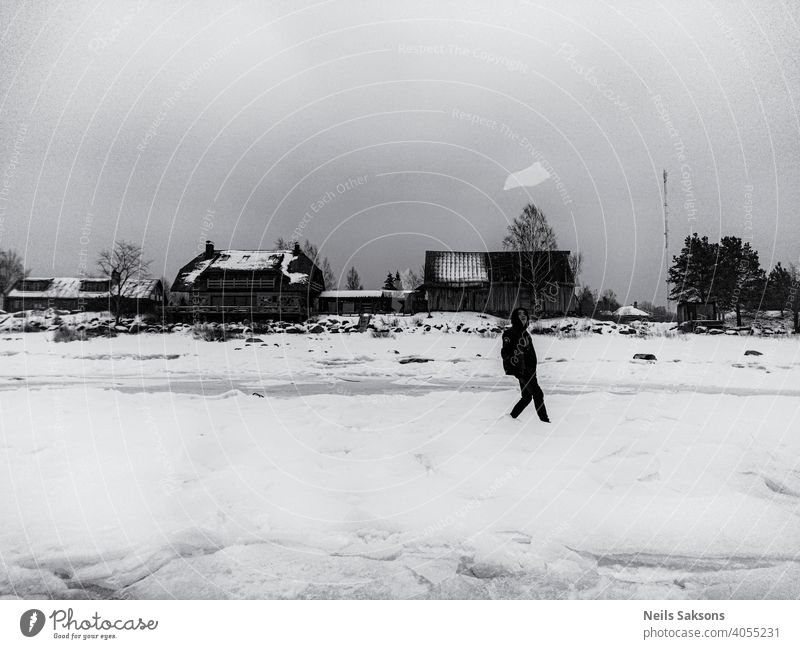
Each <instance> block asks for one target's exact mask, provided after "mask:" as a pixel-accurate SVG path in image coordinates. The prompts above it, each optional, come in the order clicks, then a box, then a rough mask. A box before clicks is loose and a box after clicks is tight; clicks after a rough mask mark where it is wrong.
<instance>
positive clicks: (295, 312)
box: [167, 241, 325, 320]
mask: <svg viewBox="0 0 800 649" xmlns="http://www.w3.org/2000/svg"><path fill="white" fill-rule="evenodd" d="M324 290H325V280H324V278H323V275H322V271H321V270H320V269H319V268H318V267H317V266H316V265H315V264H314V262H313V261H311V259H309V258H308V257H307V256H306V254H305V253H303V251H302V250H301V249H300V246H299V244H295V246H294V249H293V250H215V249H214V244H213V242H211V241H207V242H206V248H205V251H204V252H202V253H201V254H199V255H198V256H197V257H195V258H194V259H192V261H190V262H189V263H188V264H186V265H185V266H184V267H183V268H181V269H180V271H179V272H178V276H177V277H176V278H175V282H174V283H173V285H172V291H171V293H170V305H169V307H168V308H167V311H168V313H169V314H170V317H172V318H173V319H177V320H195V319H204V320H205V319H208V320H216V319H219V320H243V319H248V320H272V319H277V320H305V319H306V318H308V316H309V315H311V314H312V313H316V311H317V308H318V298H319V295H320V293H321V292H322V291H324Z"/></svg>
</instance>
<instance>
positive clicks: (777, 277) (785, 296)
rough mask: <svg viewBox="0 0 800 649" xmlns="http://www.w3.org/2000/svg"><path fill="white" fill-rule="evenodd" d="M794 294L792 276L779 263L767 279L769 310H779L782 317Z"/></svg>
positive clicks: (789, 306)
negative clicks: (792, 293)
mask: <svg viewBox="0 0 800 649" xmlns="http://www.w3.org/2000/svg"><path fill="white" fill-rule="evenodd" d="M791 292H792V275H791V273H790V272H789V271H788V270H787V269H786V268H784V267H783V266H781V262H778V263H777V264H776V265H775V267H774V268H773V269H772V270H771V271H770V273H769V278H768V279H767V305H768V308H770V309H774V310H779V311H780V312H781V316H783V312H784V311H785V310H786V309H787V308H791V305H790V304H789V301H790V296H791Z"/></svg>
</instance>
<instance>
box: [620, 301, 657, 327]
mask: <svg viewBox="0 0 800 649" xmlns="http://www.w3.org/2000/svg"><path fill="white" fill-rule="evenodd" d="M611 315H612V316H613V317H614V318H615V319H616V320H617V322H634V321H636V320H651V319H652V317H653V316H652V314H650V313H648V312H647V311H643V310H642V309H640V308H639V303H638V302H634V303H633V306H630V305H628V306H621V307H620V308H619V309H617V310H616V311H614V312H613V313H612V314H611Z"/></svg>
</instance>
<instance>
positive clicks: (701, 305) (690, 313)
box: [678, 300, 721, 324]
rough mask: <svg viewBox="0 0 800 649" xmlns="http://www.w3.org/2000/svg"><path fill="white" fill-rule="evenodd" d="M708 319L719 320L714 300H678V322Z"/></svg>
mask: <svg viewBox="0 0 800 649" xmlns="http://www.w3.org/2000/svg"><path fill="white" fill-rule="evenodd" d="M709 320H710V321H714V322H720V319H719V314H718V313H717V303H716V302H711V301H707V302H701V301H700V300H684V301H683V302H678V324H682V323H684V322H694V321H709ZM720 323H721V322H720Z"/></svg>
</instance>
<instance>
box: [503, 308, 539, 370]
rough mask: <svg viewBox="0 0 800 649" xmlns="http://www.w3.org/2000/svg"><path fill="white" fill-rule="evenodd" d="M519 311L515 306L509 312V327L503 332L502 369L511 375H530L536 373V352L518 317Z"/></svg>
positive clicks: (520, 309)
mask: <svg viewBox="0 0 800 649" xmlns="http://www.w3.org/2000/svg"><path fill="white" fill-rule="evenodd" d="M520 311H526V312H527V310H526V309H522V308H516V309H514V311H512V313H511V327H509V328H508V329H506V330H505V331H504V332H503V349H502V351H501V352H500V354H501V356H502V357H503V370H504V371H505V373H506V374H511V375H512V376H516V377H521V376H532V375H534V374H536V352H535V351H534V349H533V341H532V340H531V337H530V334H528V331H527V328H526V327H524V326H523V325H522V322H521V321H520V319H519V313H520Z"/></svg>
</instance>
